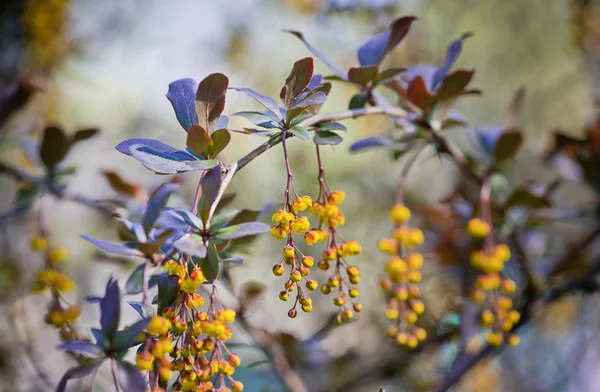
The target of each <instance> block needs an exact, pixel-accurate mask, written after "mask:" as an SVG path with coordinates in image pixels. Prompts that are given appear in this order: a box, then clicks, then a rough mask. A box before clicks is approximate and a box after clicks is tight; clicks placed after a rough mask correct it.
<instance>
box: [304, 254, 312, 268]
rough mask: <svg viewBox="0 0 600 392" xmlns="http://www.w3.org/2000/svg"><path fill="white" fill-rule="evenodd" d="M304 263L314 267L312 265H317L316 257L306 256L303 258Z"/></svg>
mask: <svg viewBox="0 0 600 392" xmlns="http://www.w3.org/2000/svg"><path fill="white" fill-rule="evenodd" d="M302 265H303V266H305V267H306V268H312V266H313V265H315V259H313V258H312V257H310V256H304V257H303V258H302Z"/></svg>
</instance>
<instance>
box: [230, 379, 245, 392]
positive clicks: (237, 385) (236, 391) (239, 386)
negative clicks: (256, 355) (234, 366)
mask: <svg viewBox="0 0 600 392" xmlns="http://www.w3.org/2000/svg"><path fill="white" fill-rule="evenodd" d="M243 390H244V384H243V383H242V382H241V381H234V382H232V383H231V391H232V392H242V391H243Z"/></svg>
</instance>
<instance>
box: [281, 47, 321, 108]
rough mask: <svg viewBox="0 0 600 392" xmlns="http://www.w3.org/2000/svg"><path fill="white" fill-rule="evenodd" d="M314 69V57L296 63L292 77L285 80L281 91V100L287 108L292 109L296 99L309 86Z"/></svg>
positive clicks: (291, 73)
mask: <svg viewBox="0 0 600 392" xmlns="http://www.w3.org/2000/svg"><path fill="white" fill-rule="evenodd" d="M314 69H315V67H314V64H313V59H312V57H305V58H303V59H301V60H298V61H296V62H295V63H294V66H293V67H292V70H291V72H290V75H289V76H288V77H287V79H286V80H285V86H284V87H283V89H282V90H281V99H282V100H283V102H284V103H285V106H286V107H288V108H289V107H291V106H292V104H293V102H294V99H295V98H296V97H297V96H298V95H300V94H301V93H302V92H303V91H304V89H305V88H306V86H308V83H310V80H311V78H312V76H313V71H314Z"/></svg>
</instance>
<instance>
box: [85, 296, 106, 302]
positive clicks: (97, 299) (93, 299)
mask: <svg viewBox="0 0 600 392" xmlns="http://www.w3.org/2000/svg"><path fill="white" fill-rule="evenodd" d="M101 299H102V297H98V296H96V295H88V296H87V297H85V302H87V303H89V304H99V303H100V300H101Z"/></svg>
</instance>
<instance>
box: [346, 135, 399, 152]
mask: <svg viewBox="0 0 600 392" xmlns="http://www.w3.org/2000/svg"><path fill="white" fill-rule="evenodd" d="M392 144H394V143H393V142H392V141H391V140H390V139H389V138H387V137H384V136H371V137H368V138H365V139H362V140H358V141H356V142H354V143H352V145H351V146H350V151H351V152H356V151H360V150H364V149H366V148H373V147H387V146H391V145H392Z"/></svg>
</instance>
